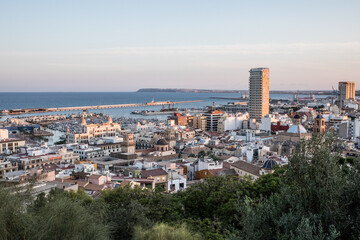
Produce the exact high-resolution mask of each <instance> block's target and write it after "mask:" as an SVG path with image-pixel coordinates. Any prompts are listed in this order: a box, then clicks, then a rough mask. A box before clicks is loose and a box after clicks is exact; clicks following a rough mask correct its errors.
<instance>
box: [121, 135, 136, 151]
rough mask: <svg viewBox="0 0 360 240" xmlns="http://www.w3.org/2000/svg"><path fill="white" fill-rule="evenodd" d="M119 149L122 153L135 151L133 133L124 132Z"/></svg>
mask: <svg viewBox="0 0 360 240" xmlns="http://www.w3.org/2000/svg"><path fill="white" fill-rule="evenodd" d="M121 151H122V152H124V153H135V142H134V134H132V133H125V134H124V140H123V143H122V146H121Z"/></svg>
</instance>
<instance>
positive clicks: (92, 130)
mask: <svg viewBox="0 0 360 240" xmlns="http://www.w3.org/2000/svg"><path fill="white" fill-rule="evenodd" d="M81 126H82V128H83V129H82V132H80V133H69V132H68V133H67V141H68V142H75V143H88V142H89V140H91V139H98V138H104V137H115V136H119V135H120V133H121V124H120V123H113V121H112V119H111V117H110V116H109V117H108V121H107V122H106V123H101V124H100V123H99V124H87V123H86V120H85V118H82V121H81Z"/></svg>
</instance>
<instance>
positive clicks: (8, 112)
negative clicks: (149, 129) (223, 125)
mask: <svg viewBox="0 0 360 240" xmlns="http://www.w3.org/2000/svg"><path fill="white" fill-rule="evenodd" d="M194 102H203V100H192V101H178V102H171V101H161V102H154V101H153V102H148V103H127V104H112V105H97V106H81V107H58V108H24V109H9V110H0V116H6V115H20V114H31V113H46V112H68V111H86V110H100V109H110V108H127V107H147V106H160V105H174V104H180V103H194Z"/></svg>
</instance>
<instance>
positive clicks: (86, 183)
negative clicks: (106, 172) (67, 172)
mask: <svg viewBox="0 0 360 240" xmlns="http://www.w3.org/2000/svg"><path fill="white" fill-rule="evenodd" d="M60 181H61V180H60ZM64 182H66V183H73V184H75V183H76V184H77V185H78V186H79V187H85V186H86V185H88V184H89V182H88V181H79V180H74V179H64Z"/></svg>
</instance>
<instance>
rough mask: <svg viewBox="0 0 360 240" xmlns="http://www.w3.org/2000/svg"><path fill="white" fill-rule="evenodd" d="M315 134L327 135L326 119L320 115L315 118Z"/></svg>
mask: <svg viewBox="0 0 360 240" xmlns="http://www.w3.org/2000/svg"><path fill="white" fill-rule="evenodd" d="M313 132H314V133H319V134H323V133H325V118H323V117H322V116H321V115H318V116H317V117H316V118H315V122H314V131H313Z"/></svg>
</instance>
